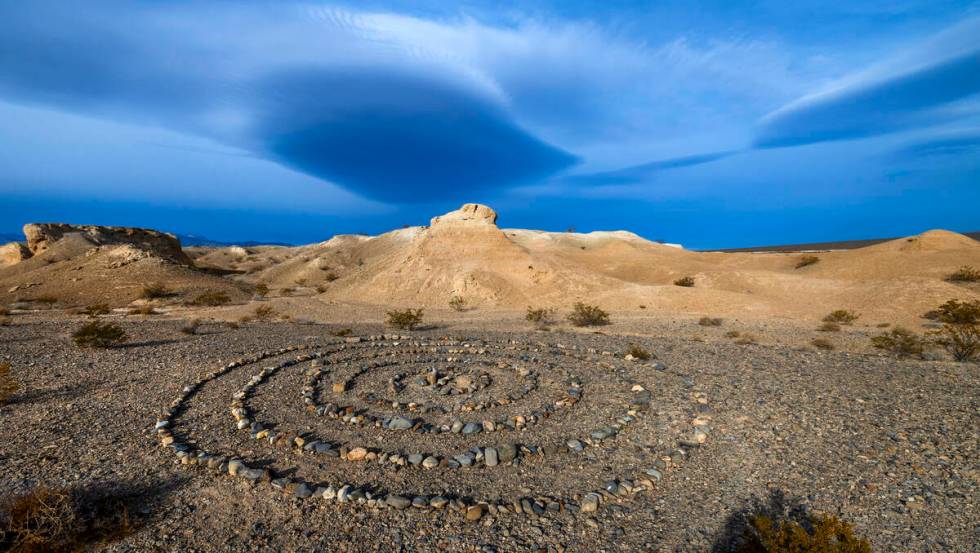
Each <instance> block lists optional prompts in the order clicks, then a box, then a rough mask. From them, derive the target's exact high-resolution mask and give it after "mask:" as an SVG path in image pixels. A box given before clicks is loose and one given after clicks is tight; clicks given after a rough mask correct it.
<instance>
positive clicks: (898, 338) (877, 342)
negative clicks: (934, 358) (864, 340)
mask: <svg viewBox="0 0 980 553" xmlns="http://www.w3.org/2000/svg"><path fill="white" fill-rule="evenodd" d="M871 345H872V346H874V347H876V348H878V349H883V350H885V351H888V352H890V353H894V354H895V355H898V356H899V357H912V356H921V355H922V352H923V351H925V346H926V342H925V340H923V339H922V337H921V336H919V335H918V334H916V333H914V332H912V331H911V330H908V329H905V328H902V327H900V326H896V327H895V328H893V329H891V330H889V331H888V332H886V333H884V334H881V335H879V336H875V337H873V338H871Z"/></svg>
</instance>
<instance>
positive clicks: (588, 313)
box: [568, 302, 609, 326]
mask: <svg viewBox="0 0 980 553" xmlns="http://www.w3.org/2000/svg"><path fill="white" fill-rule="evenodd" d="M568 321H569V322H570V323H572V324H573V325H575V326H602V325H607V324H609V313H606V312H605V311H603V310H602V309H600V308H599V306H597V305H588V304H585V303H582V302H578V303H576V304H575V305H574V306H573V307H572V312H571V313H570V314H569V315H568Z"/></svg>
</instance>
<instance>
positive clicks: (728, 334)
mask: <svg viewBox="0 0 980 553" xmlns="http://www.w3.org/2000/svg"><path fill="white" fill-rule="evenodd" d="M741 335H742V333H741V332H739V331H737V330H729V331H728V332H726V333H725V338H738V337H739V336H741Z"/></svg>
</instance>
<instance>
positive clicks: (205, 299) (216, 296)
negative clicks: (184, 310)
mask: <svg viewBox="0 0 980 553" xmlns="http://www.w3.org/2000/svg"><path fill="white" fill-rule="evenodd" d="M230 302H231V298H229V297H228V294H226V293H224V292H219V291H216V290H208V291H207V292H204V293H203V294H199V295H198V296H197V297H196V298H194V299H193V300H191V301H190V302H189V304H190V305H194V306H198V307H217V306H219V305H225V304H226V303H230Z"/></svg>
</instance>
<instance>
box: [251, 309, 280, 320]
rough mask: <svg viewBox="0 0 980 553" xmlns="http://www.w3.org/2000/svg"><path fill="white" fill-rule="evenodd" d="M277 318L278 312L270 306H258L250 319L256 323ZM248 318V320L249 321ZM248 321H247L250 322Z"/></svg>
mask: <svg viewBox="0 0 980 553" xmlns="http://www.w3.org/2000/svg"><path fill="white" fill-rule="evenodd" d="M277 316H278V312H277V311H276V310H275V309H273V308H272V306H271V305H260V306H258V307H256V308H255V311H253V312H252V317H251V318H254V319H255V320H258V321H270V320H272V319H275V318H276V317H277ZM251 318H250V319H251ZM250 319H248V320H250Z"/></svg>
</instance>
